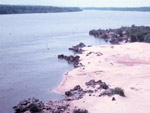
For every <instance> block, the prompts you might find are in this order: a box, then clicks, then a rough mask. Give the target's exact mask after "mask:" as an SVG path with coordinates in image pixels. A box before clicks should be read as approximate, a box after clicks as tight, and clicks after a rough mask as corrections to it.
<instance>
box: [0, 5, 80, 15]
mask: <svg viewBox="0 0 150 113" xmlns="http://www.w3.org/2000/svg"><path fill="white" fill-rule="evenodd" d="M76 11H82V10H81V9H80V8H78V7H54V6H25V5H0V14H22V13H53V12H76Z"/></svg>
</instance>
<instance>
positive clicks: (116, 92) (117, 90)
mask: <svg viewBox="0 0 150 113" xmlns="http://www.w3.org/2000/svg"><path fill="white" fill-rule="evenodd" d="M113 94H117V95H120V96H123V97H125V94H124V91H123V89H121V88H119V87H116V88H115V89H113Z"/></svg>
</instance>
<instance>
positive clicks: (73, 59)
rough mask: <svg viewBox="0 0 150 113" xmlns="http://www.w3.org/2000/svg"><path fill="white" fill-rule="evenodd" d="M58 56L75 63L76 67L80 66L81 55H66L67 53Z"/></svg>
mask: <svg viewBox="0 0 150 113" xmlns="http://www.w3.org/2000/svg"><path fill="white" fill-rule="evenodd" d="M58 58H59V59H65V60H66V61H68V63H69V64H73V65H74V67H78V64H79V58H80V57H79V56H73V55H70V56H65V55H63V54H61V55H58Z"/></svg>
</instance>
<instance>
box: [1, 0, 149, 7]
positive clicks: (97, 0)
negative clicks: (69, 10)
mask: <svg viewBox="0 0 150 113" xmlns="http://www.w3.org/2000/svg"><path fill="white" fill-rule="evenodd" d="M0 4H16V5H51V6H77V7H141V6H150V0H0Z"/></svg>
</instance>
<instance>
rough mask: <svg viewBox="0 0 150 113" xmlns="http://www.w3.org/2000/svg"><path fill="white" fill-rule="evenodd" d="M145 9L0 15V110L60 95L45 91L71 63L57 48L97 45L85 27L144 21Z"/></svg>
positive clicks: (146, 20) (64, 50)
mask: <svg viewBox="0 0 150 113" xmlns="http://www.w3.org/2000/svg"><path fill="white" fill-rule="evenodd" d="M149 19H150V13H148V12H121V11H117V12H114V11H83V12H72V13H49V14H19V15H18V14H15V15H0V113H13V110H12V107H13V106H14V105H16V104H18V103H19V101H21V100H23V99H28V98H30V97H36V98H39V99H40V100H42V101H48V100H50V99H60V98H63V96H62V95H59V94H55V93H51V92H50V89H55V88H56V87H57V86H58V85H59V84H60V82H61V81H62V79H63V74H64V73H65V72H66V71H69V70H71V69H73V67H72V66H71V65H68V64H67V63H66V62H65V61H61V60H58V59H57V55H58V54H61V53H63V54H66V55H70V54H73V53H72V52H70V51H69V50H68V48H69V47H72V45H76V44H78V43H79V42H84V43H85V44H86V45H102V44H106V43H104V42H103V41H100V40H98V39H95V38H93V37H90V36H89V35H88V32H89V30H91V29H99V28H117V27H121V26H130V25H132V24H135V25H147V26H150V21H149Z"/></svg>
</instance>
